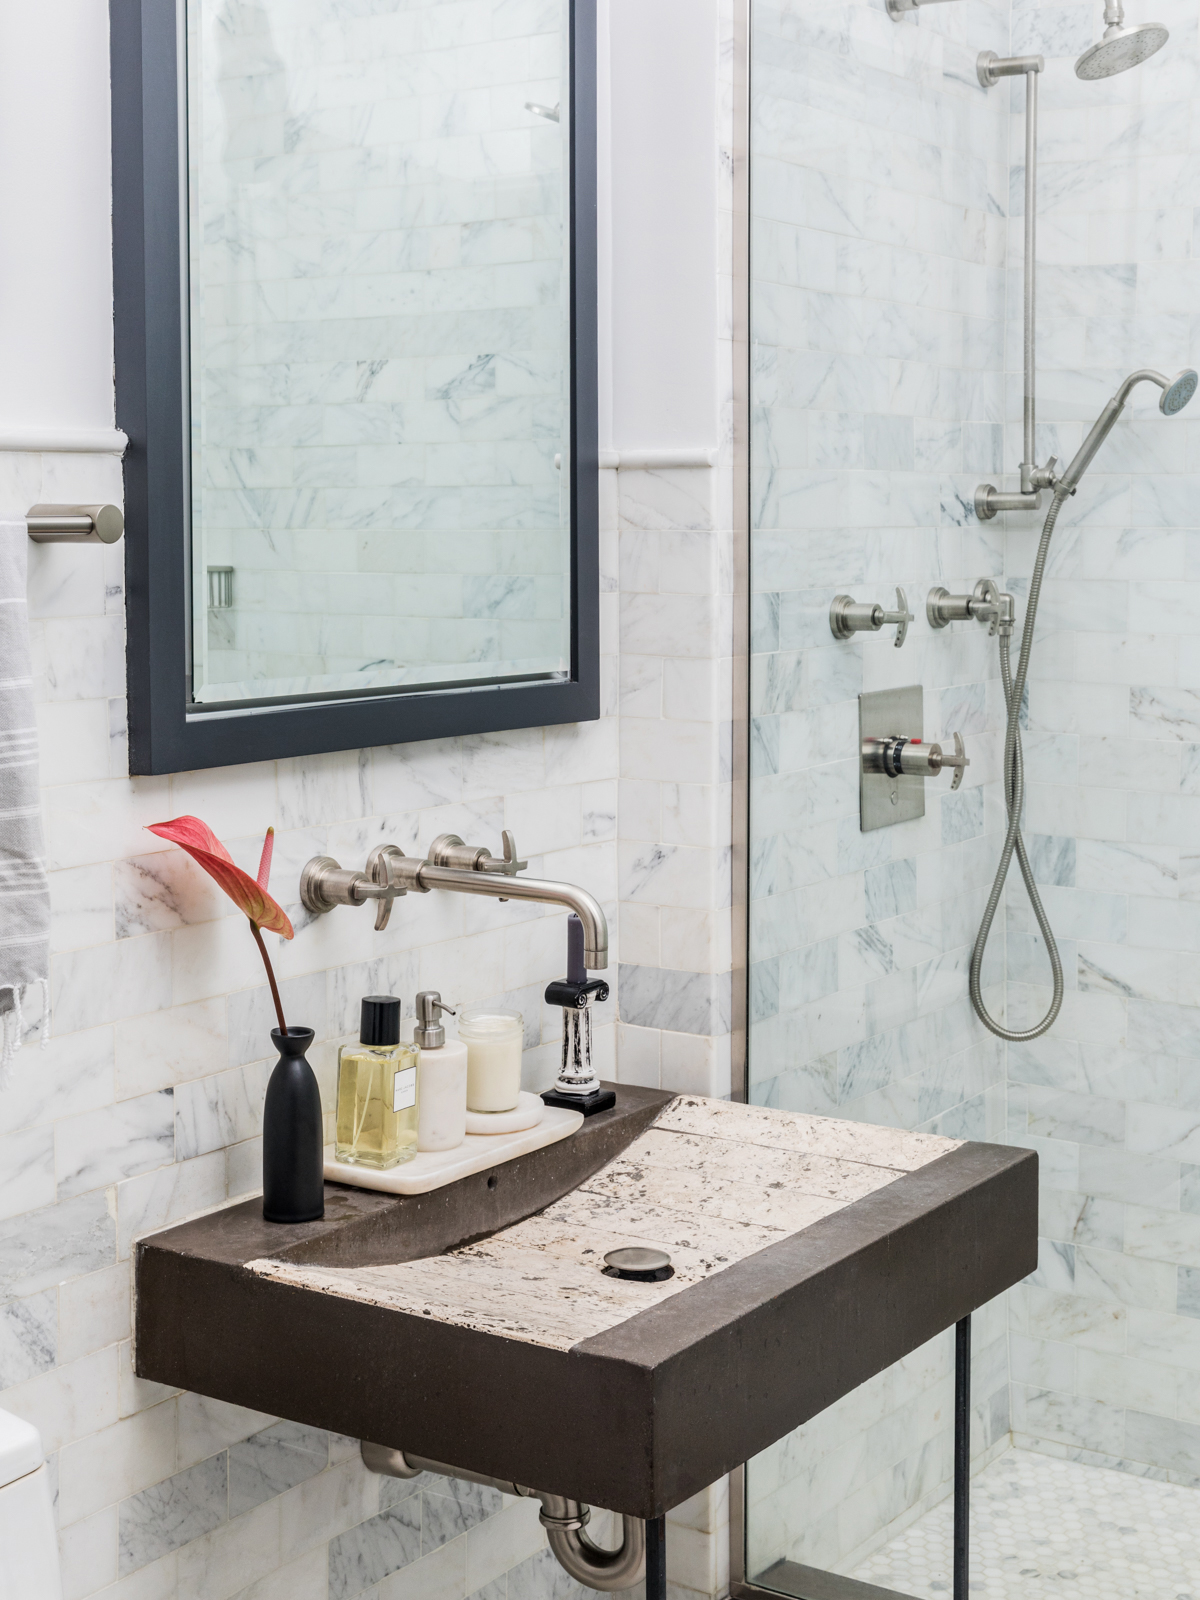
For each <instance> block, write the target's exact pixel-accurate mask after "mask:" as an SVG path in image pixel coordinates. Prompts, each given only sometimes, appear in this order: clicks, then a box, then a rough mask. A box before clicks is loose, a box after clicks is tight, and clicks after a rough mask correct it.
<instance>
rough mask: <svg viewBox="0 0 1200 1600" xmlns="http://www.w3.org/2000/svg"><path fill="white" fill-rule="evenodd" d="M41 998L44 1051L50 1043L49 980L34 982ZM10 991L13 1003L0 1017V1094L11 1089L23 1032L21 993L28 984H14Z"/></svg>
mask: <svg viewBox="0 0 1200 1600" xmlns="http://www.w3.org/2000/svg"><path fill="white" fill-rule="evenodd" d="M36 982H37V986H38V989H39V990H40V991H41V996H42V1026H41V1030H40V1043H41V1048H42V1049H43V1050H44V1049H45V1048H46V1046H47V1045H48V1044H49V1043H50V980H49V978H38V979H37V980H36ZM10 987H11V989H12V997H13V1003H12V1006H11V1008H10V1009H9V1010H8V1011H6V1012H4V1013H3V1016H2V1017H0V1026H2V1029H3V1031H2V1032H0V1093H3V1091H4V1090H5V1089H8V1088H11V1087H12V1081H13V1063H14V1062H15V1060H16V1056H17V1051H18V1050H19V1049H20V1048H21V1035H22V1034H23V1033H24V1031H25V1013H24V1011H23V1009H22V1006H21V993H22V990H23V989H28V988H29V987H30V985H29V984H19V983H14V984H12V985H10Z"/></svg>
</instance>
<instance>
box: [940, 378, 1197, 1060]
mask: <svg viewBox="0 0 1200 1600" xmlns="http://www.w3.org/2000/svg"><path fill="white" fill-rule="evenodd" d="M1143 382H1145V383H1156V384H1158V386H1159V388H1160V389H1161V390H1162V391H1163V392H1162V398H1161V399H1160V400H1159V402H1158V409H1159V410H1160V411H1161V412H1162V413H1163V415H1164V416H1167V417H1173V416H1174V415H1175V413H1176V412H1177V411H1182V410H1183V408H1184V406H1186V405H1187V403H1188V401H1189V400H1190V399H1191V398H1192V396H1193V395H1194V394H1195V392H1196V386H1197V383H1198V382H1200V378H1198V377H1197V374H1196V373H1195V372H1194V371H1193V370H1192V369H1191V368H1190V367H1187V368H1185V369H1184V370H1183V371H1182V372H1180V373H1177V374H1176V376H1175V377H1174V378H1165V377H1163V375H1162V373H1161V372H1154V371H1152V370H1151V369H1150V368H1149V367H1143V368H1141V369H1140V370H1139V371H1138V372H1132V373H1130V375H1129V377H1128V378H1126V379H1125V381H1124V383H1123V384H1122V385H1121V387H1120V388H1119V389H1118V390H1117V392H1116V394H1115V395H1113V397H1112V399H1111V400H1110V401H1109V402H1108V404H1107V405H1106V406H1105V408H1104V410H1103V411H1102V412H1101V413H1100V415H1099V417H1098V418H1097V419H1096V423H1095V425H1094V427H1093V428H1092V430H1091V432H1090V433H1089V434H1088V436H1087V438H1086V439H1085V440H1084V441H1083V443H1082V445H1080V447H1079V450H1078V451H1077V453H1076V455H1075V459H1074V460H1073V461H1072V462H1071V464H1070V466H1069V467H1068V468H1067V470H1066V471H1065V472H1064V473H1063V475H1062V476H1061V477H1060V478H1057V479H1055V481H1054V484H1053V489H1054V499H1053V500H1052V501H1051V504H1050V510H1049V511H1048V512H1047V514H1046V522H1045V525H1044V527H1043V528H1042V537H1041V540H1040V542H1039V544H1038V552H1037V558H1036V559H1035V561H1034V563H1033V576H1032V577H1031V578H1030V580H1029V602H1028V604H1027V605H1026V607H1025V622H1024V625H1023V626H1022V629H1021V649H1020V652H1019V654H1018V657H1017V672H1016V677H1015V678H1014V677H1013V675H1012V670H1011V661H1010V655H1009V648H1010V647H1009V638H1010V636H1011V634H1012V631H1013V623H1012V608H1011V606H1008V607H998V608H997V610H998V616H999V622H998V626H997V631H998V633H999V636H1000V677H1001V681H1002V682H1003V685H1004V704H1005V708H1006V711H1007V713H1008V716H1007V723H1006V727H1005V734H1004V804H1005V808H1006V810H1007V812H1008V830H1007V832H1006V833H1005V836H1004V846H1003V848H1002V849H1001V851H1000V864H999V866H998V867H997V869H996V877H995V881H994V882H993V884H992V891H991V893H990V894H989V895H988V902H987V907H986V909H985V910H984V913H983V918H982V920H981V922H980V924H979V932H978V934H976V936H975V947H974V949H973V950H972V951H971V972H970V992H971V1005H972V1006H973V1007H974V1009H975V1014H976V1016H977V1017H978V1018H979V1020H980V1022H982V1023H983V1025H984V1027H985V1028H988V1029H990V1031H991V1032H992V1033H994V1034H995V1035H996V1036H997V1038H1000V1039H1007V1040H1009V1041H1010V1042H1011V1043H1013V1044H1021V1043H1024V1042H1025V1041H1026V1040H1029V1039H1037V1038H1040V1036H1041V1035H1042V1034H1043V1033H1045V1032H1046V1031H1047V1029H1048V1028H1050V1027H1052V1026H1053V1024H1054V1020H1055V1018H1056V1017H1057V1016H1058V1013H1059V1011H1060V1010H1061V1009H1062V1001H1063V972H1062V961H1061V959H1060V958H1059V954H1058V946H1057V944H1056V943H1055V942H1054V930H1053V929H1052V928H1051V926H1050V919H1049V918H1048V917H1047V915H1046V910H1045V907H1044V906H1043V905H1042V898H1041V895H1039V893H1038V889H1037V884H1036V883H1035V882H1034V878H1033V868H1032V867H1031V866H1030V863H1029V857H1028V855H1027V854H1026V852H1025V840H1024V839H1023V838H1022V836H1021V812H1022V810H1023V808H1024V805H1025V758H1024V753H1023V751H1022V749H1021V727H1020V716H1021V702H1022V700H1023V699H1024V696H1025V681H1026V678H1027V677H1028V675H1029V657H1030V655H1031V653H1032V650H1033V631H1034V624H1035V623H1036V621H1037V608H1038V601H1039V599H1040V598H1041V593H1042V579H1043V577H1044V576H1045V572H1046V558H1047V556H1048V555H1049V553H1050V539H1051V536H1052V534H1053V533H1054V524H1055V523H1056V522H1057V521H1058V513H1059V510H1060V508H1061V506H1062V504H1063V501H1064V500H1066V499H1067V498H1068V497H1069V496H1070V495H1073V494H1074V493H1075V490H1076V489H1077V488H1078V486H1079V480H1080V479H1081V478H1082V477H1083V475H1084V473H1085V472H1086V471H1087V469H1088V468H1089V467H1090V466H1091V464H1092V462H1093V460H1094V459H1095V456H1096V452H1097V451H1098V450H1099V449H1100V446H1101V445H1102V444H1103V443H1104V441H1105V439H1107V438H1108V436H1109V434H1110V433H1111V432H1112V430H1113V425H1114V424H1115V422H1116V420H1117V418H1118V417H1119V416H1120V415H1121V412H1122V411H1123V410H1124V409H1125V402H1126V401H1127V400H1128V399H1129V396H1130V393H1131V392H1132V390H1133V388H1134V386H1135V385H1136V384H1139V383H1143ZM1001 598H1004V597H1001ZM1014 853H1015V854H1016V857H1017V862H1018V865H1019V866H1020V868H1021V877H1022V879H1023V880H1024V883H1025V892H1026V893H1027V894H1028V896H1029V903H1030V905H1031V906H1032V907H1033V914H1034V917H1035V918H1036V919H1037V925H1038V928H1039V929H1040V931H1041V934H1042V938H1043V939H1044V940H1045V942H1046V954H1047V955H1048V956H1049V958H1050V972H1051V977H1052V981H1053V995H1052V998H1051V1001H1050V1006H1049V1009H1048V1010H1047V1012H1046V1014H1045V1016H1044V1017H1043V1018H1042V1020H1041V1021H1040V1022H1038V1023H1035V1024H1034V1026H1033V1027H1032V1028H1006V1027H1004V1026H1003V1025H1002V1024H1001V1023H999V1022H997V1021H996V1020H995V1018H994V1017H992V1016H990V1015H989V1013H988V1009H987V1007H986V1006H985V1005H984V1003H983V982H982V976H981V974H982V970H983V954H984V951H985V950H986V948H987V942H988V936H989V935H990V933H991V931H992V923H993V922H994V920H995V917H996V912H997V911H998V910H999V907H1000V900H1001V897H1002V895H1003V894H1004V881H1005V879H1006V878H1007V877H1008V869H1009V867H1010V866H1011V864H1012V858H1013V855H1014Z"/></svg>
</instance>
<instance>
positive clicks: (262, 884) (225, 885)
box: [149, 817, 294, 939]
mask: <svg viewBox="0 0 1200 1600" xmlns="http://www.w3.org/2000/svg"><path fill="white" fill-rule="evenodd" d="M149 831H150V832H151V833H156V834H157V835H158V836H159V838H160V839H169V840H170V841H171V843H172V844H177V845H179V847H180V848H181V849H183V850H186V851H187V853H188V855H190V856H191V858H192V860H193V861H198V862H199V863H200V865H201V866H202V867H203V868H204V870H205V872H207V873H208V875H209V877H211V878H214V879H215V880H216V881H217V883H219V884H220V886H221V888H222V889H224V891H225V893H226V894H227V895H228V896H229V898H230V899H231V900H232V901H233V903H234V905H235V906H237V908H238V910H239V911H244V912H245V914H246V916H248V917H249V918H250V921H251V922H253V923H254V925H255V927H258V928H266V929H267V930H268V932H270V933H279V934H282V935H283V937H284V938H285V939H291V938H293V937H294V934H293V929H292V925H291V923H290V922H289V921H288V918H287V913H286V912H285V911H284V909H283V907H282V906H281V905H280V904H279V903H278V902H277V901H275V900H273V899H272V898H271V896H270V895H269V894H268V893H267V878H268V876H269V874H270V871H271V852H272V850H273V848H274V844H275V829H274V828H268V829H267V837H266V841H265V843H264V844H263V853H262V861H261V863H260V864H259V868H258V877H257V879H255V878H252V877H251V876H250V874H249V873H248V872H243V871H242V869H241V867H239V866H235V865H234V861H233V857H232V856H231V855H230V854H229V851H228V850H226V848H225V846H224V845H223V844H222V843H221V841H220V839H218V838H217V836H216V834H215V833H214V832H213V831H212V829H211V828H210V827H209V826H208V824H207V823H206V822H201V821H200V818H199V817H176V818H175V820H174V821H173V822H152V823H150V825H149Z"/></svg>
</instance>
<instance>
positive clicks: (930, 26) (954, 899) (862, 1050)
mask: <svg viewBox="0 0 1200 1600" xmlns="http://www.w3.org/2000/svg"><path fill="white" fill-rule="evenodd" d="M984 47H990V48H995V49H996V50H998V51H1001V52H1003V51H1006V50H1007V48H1008V12H1007V8H1005V7H1001V6H998V5H996V6H993V5H989V4H985V3H982V0H965V3H963V4H959V5H954V6H935V7H931V8H929V9H928V10H927V11H925V10H923V11H922V12H921V13H920V15H919V19H918V17H917V16H913V17H911V18H909V19H906V21H905V22H904V23H903V24H902V25H899V26H898V25H896V24H895V23H893V22H892V21H891V20H890V19H889V17H888V15H887V12H886V10H885V9H884V7H883V5H882V4H881V3H878V0H863V3H861V4H852V5H848V6H845V7H843V8H840V9H839V10H837V11H836V12H835V13H831V12H830V11H829V8H828V7H827V6H822V5H819V4H817V3H816V0H786V3H784V4H782V5H781V4H778V3H768V0H756V3H755V4H754V6H753V8H752V86H753V88H752V128H751V206H752V231H751V341H752V342H751V362H752V377H751V397H752V414H751V442H752V464H751V579H752V590H753V595H752V605H753V614H752V645H751V648H752V652H753V654H752V668H751V715H752V733H751V763H752V764H751V801H750V843H751V849H750V870H751V882H750V925H751V947H750V958H751V967H750V1078H751V1096H752V1098H753V1099H755V1100H757V1101H763V1102H766V1103H768V1104H772V1105H780V1106H787V1107H791V1108H796V1109H803V1110H806V1111H813V1112H820V1113H832V1114H835V1115H838V1116H849V1117H857V1118H862V1119H864V1120H868V1121H872V1122H882V1123H889V1124H893V1125H899V1126H904V1127H914V1128H915V1127H921V1128H929V1129H933V1130H936V1131H938V1132H941V1133H947V1134H953V1135H958V1136H966V1137H974V1138H989V1137H990V1138H998V1137H1001V1136H1002V1134H1003V1129H1004V1105H1005V1097H1004V1058H1003V1054H1002V1051H1001V1049H1000V1047H999V1044H998V1042H997V1041H996V1040H994V1039H993V1038H992V1037H991V1036H990V1035H988V1034H987V1033H986V1032H985V1031H984V1030H983V1029H982V1027H981V1026H980V1025H979V1024H978V1022H977V1021H976V1020H975V1019H974V1017H973V1014H972V1012H971V1008H970V1004H969V1000H968V995H967V966H968V959H969V952H970V945H971V942H972V940H973V937H974V931H975V926H976V923H977V921H978V917H979V914H980V911H981V910H982V906H983V902H984V899H985V896H986V886H987V883H988V881H989V879H990V876H991V872H992V870H993V865H994V859H995V855H996V851H997V848H998V840H997V829H998V826H999V821H1000V814H999V795H998V787H997V783H996V779H997V776H998V756H999V740H998V730H999V728H1000V725H1001V716H1002V696H1001V694H1000V686H999V682H998V679H997V676H996V673H997V667H996V662H995V652H994V644H993V643H992V642H991V641H989V640H988V639H987V637H986V633H985V632H984V631H983V630H980V629H975V630H974V631H971V630H970V629H967V628H965V627H964V626H961V625H954V626H952V627H951V628H950V629H948V630H946V631H945V632H940V633H934V632H933V631H931V630H930V629H929V627H928V625H927V623H926V621H925V616H924V605H925V596H926V593H927V591H928V590H929V588H930V587H931V586H932V585H933V584H944V585H946V587H948V588H949V589H951V590H953V591H961V590H962V589H964V588H969V587H970V586H972V585H973V584H974V582H975V580H976V579H977V578H978V577H979V576H981V575H982V574H984V573H987V574H992V575H999V574H1001V573H1002V571H1003V559H1004V555H1003V539H1002V536H1001V534H1000V533H998V532H995V531H993V530H992V529H991V528H988V527H982V526H980V524H979V523H978V522H977V521H976V520H975V517H974V514H973V511H972V509H971V497H972V494H973V490H974V486H975V483H976V481H977V480H978V477H979V474H980V473H981V472H984V471H988V470H991V468H992V463H993V462H998V460H999V451H1000V445H1001V437H1002V423H1003V418H1004V376H1003V330H1004V311H1005V280H1004V259H1005V216H1004V214H1005V209H1006V206H1007V191H1008V172H1007V165H1006V156H1007V150H1006V136H1007V130H1006V117H1005V112H1004V108H1002V107H999V106H997V104H996V103H995V102H991V101H989V100H988V98H987V97H986V95H985V94H984V93H983V92H982V91H981V89H980V88H979V85H978V82H977V79H976V76H975V65H974V62H975V54H976V52H977V51H978V50H979V49H980V48H984ZM897 585H901V586H903V588H904V590H905V592H906V594H907V597H908V602H909V609H910V610H911V611H912V612H914V613H915V614H916V620H915V622H914V623H913V624H912V625H911V626H910V630H909V636H908V639H907V642H906V644H905V645H904V647H903V649H902V650H896V649H895V648H893V630H892V629H890V628H889V629H886V630H884V632H883V633H881V634H879V635H858V636H856V638H855V639H854V640H853V641H849V642H838V641H836V640H835V639H834V638H833V637H832V635H831V633H830V629H829V621H828V613H829V605H830V601H831V600H832V598H833V596H834V595H835V594H837V593H850V594H852V595H853V596H854V597H855V598H856V599H857V600H862V601H880V602H883V603H885V604H886V605H888V606H891V605H892V604H893V603H894V599H895V590H896V586H897ZM905 684H921V685H922V686H923V689H924V708H925V728H924V732H925V736H926V738H936V737H939V736H943V737H946V738H949V737H950V736H952V734H953V733H954V732H955V731H957V732H960V733H961V734H962V735H963V737H964V740H965V742H966V746H967V751H968V754H969V756H970V759H971V766H970V768H969V769H968V771H967V775H966V780H965V783H964V785H963V787H962V788H961V789H960V790H959V791H958V792H957V793H953V794H952V793H950V792H949V784H948V783H947V782H945V781H943V782H941V783H937V782H931V783H929V784H928V785H927V789H926V814H925V816H924V818H923V819H921V820H919V821H914V822H908V823H903V824H900V825H898V826H895V827H891V828H887V829H882V830H879V831H877V832H872V833H863V832H861V830H860V826H859V814H858V755H857V752H858V743H859V736H858V703H857V697H858V695H859V693H860V692H862V691H869V690H876V689H883V688H888V687H892V686H900V685H905ZM897 731H899V730H897ZM1003 959H1004V951H1003V945H1002V943H1000V942H999V941H998V942H997V948H996V949H995V950H994V951H993V952H992V958H991V960H990V961H989V964H988V968H987V971H986V973H985V980H986V984H987V991H988V995H989V997H990V1000H991V1003H992V1004H993V1005H996V1006H1000V1005H1002V1003H1003V979H1004V967H1003ZM1005 1346H1006V1330H1005V1324H1004V1319H1003V1315H1002V1314H1001V1313H1000V1312H999V1311H995V1312H990V1313H988V1314H986V1315H981V1316H980V1318H979V1319H978V1328H977V1332H976V1343H975V1349H976V1361H975V1374H974V1383H975V1388H974V1394H975V1399H976V1408H975V1409H976V1419H977V1427H976V1434H975V1442H976V1447H977V1449H978V1450H980V1451H986V1450H988V1449H990V1448H992V1447H993V1445H995V1444H996V1443H997V1441H1001V1440H1003V1439H1006V1438H1007V1430H1008V1396H1007V1365H1006V1360H1005ZM951 1364H952V1363H951V1346H950V1342H949V1341H948V1340H946V1339H943V1340H941V1341H935V1343H934V1345H933V1346H931V1347H930V1348H929V1349H928V1350H926V1351H923V1352H920V1353H919V1354H918V1355H916V1356H914V1357H912V1358H910V1360H909V1361H908V1362H906V1363H904V1364H903V1365H902V1366H901V1367H900V1368H898V1369H896V1370H895V1371H894V1372H890V1373H886V1374H882V1375H881V1376H880V1377H879V1378H878V1379H876V1380H874V1381H873V1382H872V1383H871V1384H869V1385H867V1386H866V1387H865V1388H864V1389H863V1390H862V1391H861V1392H860V1393H859V1394H856V1395H854V1396H851V1397H848V1398H847V1400H846V1401H844V1402H843V1403H842V1404H841V1405H839V1406H836V1407H833V1408H831V1410H830V1411H829V1412H828V1413H826V1415H825V1416H824V1417H823V1418H821V1419H818V1420H817V1421H816V1422H814V1423H813V1424H811V1425H810V1427H809V1428H808V1429H805V1430H801V1432H800V1433H799V1434H797V1435H793V1436H792V1437H791V1438H790V1439H789V1440H787V1441H784V1442H783V1443H781V1444H780V1445H779V1446H777V1447H776V1448H775V1450H773V1451H772V1452H769V1453H768V1455H767V1457H766V1458H762V1459H761V1460H760V1461H759V1462H756V1463H755V1464H754V1467H753V1469H752V1471H751V1496H752V1499H753V1497H755V1496H756V1495H757V1496H760V1499H759V1504H760V1505H761V1507H762V1512H761V1516H762V1529H763V1531H762V1542H761V1547H760V1548H758V1549H757V1550H756V1552H755V1560H756V1562H757V1563H758V1564H759V1565H758V1570H762V1567H763V1566H765V1565H769V1564H770V1562H771V1561H773V1560H776V1559H779V1558H780V1557H785V1556H786V1557H791V1558H792V1559H797V1560H801V1561H804V1562H809V1563H812V1564H815V1565H818V1566H824V1567H834V1568H841V1569H842V1570H848V1566H847V1564H848V1565H853V1562H854V1561H855V1560H856V1559H860V1555H859V1552H864V1551H866V1550H867V1549H869V1548H870V1547H871V1546H872V1544H873V1543H874V1542H877V1541H878V1540H879V1539H880V1538H882V1537H886V1536H887V1534H888V1531H889V1530H890V1531H892V1532H894V1531H895V1530H896V1529H897V1528H898V1527H899V1526H902V1525H903V1523H904V1521H906V1520H908V1519H909V1518H911V1517H912V1516H914V1515H916V1514H917V1512H918V1508H919V1507H920V1506H921V1505H923V1504H927V1503H928V1502H929V1500H930V1498H936V1497H938V1496H939V1495H942V1494H944V1493H946V1492H947V1489H948V1486H949V1469H950V1411H949V1407H948V1395H949V1377H950V1372H951ZM818 1483H820V1484H823V1485H824V1486H825V1487H824V1489H822V1491H821V1494H820V1496H819V1505H817V1506H816V1507H815V1508H814V1501H813V1498H812V1492H811V1491H812V1490H813V1486H814V1485H816V1484H818ZM826 1491H827V1492H826ZM757 1515H758V1513H757V1512H756V1513H752V1517H751V1525H752V1526H754V1524H755V1518H756V1516H757Z"/></svg>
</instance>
